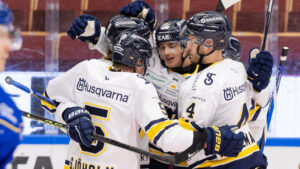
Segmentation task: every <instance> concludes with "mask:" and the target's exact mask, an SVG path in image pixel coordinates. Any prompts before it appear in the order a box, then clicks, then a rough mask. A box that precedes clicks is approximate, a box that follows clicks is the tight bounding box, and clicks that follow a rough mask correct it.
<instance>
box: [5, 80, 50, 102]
mask: <svg viewBox="0 0 300 169" xmlns="http://www.w3.org/2000/svg"><path fill="white" fill-rule="evenodd" d="M5 82H6V83H7V84H9V85H14V86H15V87H17V88H19V89H21V90H23V91H24V92H26V93H29V94H31V95H33V96H34V97H36V98H38V99H40V100H44V101H45V102H47V103H49V104H51V105H53V106H55V102H54V101H52V100H50V99H48V98H47V97H45V96H43V95H41V94H39V93H38V92H36V91H34V90H32V89H29V88H28V87H26V86H24V85H22V84H21V83H19V82H17V81H15V80H13V79H12V78H11V77H10V76H6V78H5Z"/></svg>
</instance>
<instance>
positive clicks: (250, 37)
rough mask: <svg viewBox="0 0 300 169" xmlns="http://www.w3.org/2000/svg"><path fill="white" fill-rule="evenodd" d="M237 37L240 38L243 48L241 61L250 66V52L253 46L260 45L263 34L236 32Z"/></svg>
mask: <svg viewBox="0 0 300 169" xmlns="http://www.w3.org/2000/svg"><path fill="white" fill-rule="evenodd" d="M233 35H234V36H235V37H236V38H237V39H239V41H240V43H241V48H242V57H241V62H243V63H244V64H245V65H247V66H248V54H249V51H250V50H251V49H252V48H253V47H258V48H259V47H260V45H261V40H262V34H260V33H234V34H233Z"/></svg>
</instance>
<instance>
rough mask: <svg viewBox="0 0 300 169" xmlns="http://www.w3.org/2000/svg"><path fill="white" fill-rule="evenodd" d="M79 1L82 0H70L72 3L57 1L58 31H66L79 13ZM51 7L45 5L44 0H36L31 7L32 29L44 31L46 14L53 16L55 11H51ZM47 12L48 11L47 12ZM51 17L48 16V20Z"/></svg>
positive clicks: (64, 0) (65, 0)
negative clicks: (32, 7)
mask: <svg viewBox="0 0 300 169" xmlns="http://www.w3.org/2000/svg"><path fill="white" fill-rule="evenodd" d="M81 1H82V0H72V3H70V1H67V0H62V1H58V2H59V10H58V12H59V13H58V19H59V25H58V29H59V32H66V31H67V30H68V28H69V27H70V25H71V24H72V22H73V20H74V19H75V18H76V17H77V16H79V15H80V13H81ZM49 9H51V7H46V0H36V3H35V5H34V9H33V23H32V29H31V30H32V31H46V20H47V18H46V14H48V15H51V14H52V15H53V16H55V13H51V10H49ZM47 12H48V13H47ZM50 19H51V18H50V17H49V20H50ZM49 27H50V26H48V28H49Z"/></svg>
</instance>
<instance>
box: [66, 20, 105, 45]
mask: <svg viewBox="0 0 300 169" xmlns="http://www.w3.org/2000/svg"><path fill="white" fill-rule="evenodd" d="M100 32H101V27H100V22H99V21H98V20H97V19H96V18H95V17H94V16H91V15H87V14H82V15H80V16H79V17H77V18H76V19H75V21H74V22H73V23H72V25H71V27H70V28H69V30H68V32H67V33H68V35H69V36H70V37H71V38H72V39H73V40H74V39H75V38H78V39H80V40H81V41H83V42H88V43H93V44H96V43H97V42H98V39H99V36H100Z"/></svg>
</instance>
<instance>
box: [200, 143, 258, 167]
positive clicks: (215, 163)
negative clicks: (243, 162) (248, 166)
mask: <svg viewBox="0 0 300 169" xmlns="http://www.w3.org/2000/svg"><path fill="white" fill-rule="evenodd" d="M256 151H259V148H258V146H257V144H255V145H253V146H251V147H249V148H247V149H245V150H243V151H241V152H240V153H239V155H238V156H237V157H227V158H224V159H222V160H218V159H215V160H211V161H205V162H203V163H202V164H200V165H198V166H196V167H195V168H205V167H210V166H218V165H224V164H227V163H230V162H232V161H235V160H239V159H242V158H245V157H247V156H249V155H251V154H252V153H254V152H256Z"/></svg>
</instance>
